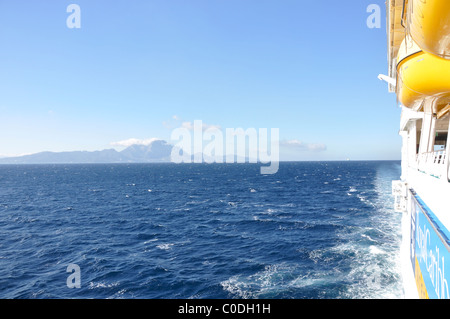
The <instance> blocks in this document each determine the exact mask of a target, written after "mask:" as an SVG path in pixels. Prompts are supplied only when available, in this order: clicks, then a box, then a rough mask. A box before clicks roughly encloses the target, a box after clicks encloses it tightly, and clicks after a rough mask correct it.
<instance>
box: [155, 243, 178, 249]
mask: <svg viewBox="0 0 450 319" xmlns="http://www.w3.org/2000/svg"><path fill="white" fill-rule="evenodd" d="M173 245H174V244H160V245H157V246H156V247H157V248H159V249H161V250H169V249H172V247H173Z"/></svg>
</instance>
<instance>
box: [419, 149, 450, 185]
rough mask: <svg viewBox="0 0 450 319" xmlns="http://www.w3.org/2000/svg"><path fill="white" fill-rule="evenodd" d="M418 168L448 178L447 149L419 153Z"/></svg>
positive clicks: (426, 172)
mask: <svg viewBox="0 0 450 319" xmlns="http://www.w3.org/2000/svg"><path fill="white" fill-rule="evenodd" d="M417 169H418V170H419V171H421V172H423V173H425V174H429V175H431V176H434V177H436V178H446V176H447V156H446V151H445V150H441V151H434V152H427V153H420V154H417Z"/></svg>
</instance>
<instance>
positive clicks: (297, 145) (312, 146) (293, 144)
mask: <svg viewBox="0 0 450 319" xmlns="http://www.w3.org/2000/svg"><path fill="white" fill-rule="evenodd" d="M280 146H285V147H289V148H293V149H300V150H307V151H312V152H322V151H325V150H326V149H327V146H326V145H325V144H320V143H305V142H302V141H299V140H287V141H281V142H280Z"/></svg>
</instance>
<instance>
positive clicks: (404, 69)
mask: <svg viewBox="0 0 450 319" xmlns="http://www.w3.org/2000/svg"><path fill="white" fill-rule="evenodd" d="M446 1H447V0H446ZM396 90H397V97H398V100H399V101H400V102H401V103H402V104H403V105H404V106H406V107H409V108H412V109H414V110H416V111H420V110H421V107H422V106H423V105H424V102H431V105H433V106H434V107H433V110H432V111H433V112H438V111H439V110H442V109H443V108H444V107H446V106H447V104H450V61H449V60H444V59H441V58H439V57H437V56H435V55H432V54H429V53H427V52H424V51H422V50H421V48H420V47H419V46H418V45H417V44H416V43H414V42H413V41H412V40H411V39H409V38H408V37H407V38H406V39H405V40H404V41H403V43H402V44H401V46H400V49H399V51H398V56H397V88H396Z"/></svg>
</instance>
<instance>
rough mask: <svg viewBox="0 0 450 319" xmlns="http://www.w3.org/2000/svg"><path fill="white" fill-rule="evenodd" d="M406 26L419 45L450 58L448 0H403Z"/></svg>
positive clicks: (449, 7) (429, 51) (424, 49)
mask: <svg viewBox="0 0 450 319" xmlns="http://www.w3.org/2000/svg"><path fill="white" fill-rule="evenodd" d="M405 1H406V2H405V8H404V10H405V11H404V13H405V14H406V16H405V17H406V19H404V21H406V28H407V31H408V33H409V35H410V36H411V37H412V39H413V40H414V41H415V42H416V43H417V44H418V45H419V47H420V48H421V49H422V50H423V51H426V52H428V53H431V54H434V55H437V56H439V57H441V58H445V59H450V0H405Z"/></svg>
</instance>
